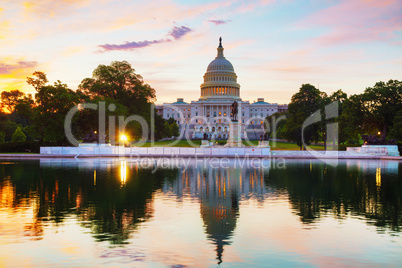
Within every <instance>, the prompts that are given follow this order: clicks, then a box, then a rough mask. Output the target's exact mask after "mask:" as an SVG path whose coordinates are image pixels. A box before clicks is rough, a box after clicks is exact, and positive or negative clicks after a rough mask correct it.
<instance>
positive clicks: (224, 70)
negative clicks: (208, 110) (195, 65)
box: [200, 38, 240, 100]
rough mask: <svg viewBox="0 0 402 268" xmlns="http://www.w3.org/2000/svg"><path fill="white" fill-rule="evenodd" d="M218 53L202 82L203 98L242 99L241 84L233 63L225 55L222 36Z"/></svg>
mask: <svg viewBox="0 0 402 268" xmlns="http://www.w3.org/2000/svg"><path fill="white" fill-rule="evenodd" d="M217 50H218V54H217V56H216V58H215V59H214V60H213V61H211V63H210V64H209V65H208V68H207V72H206V73H205V75H204V83H203V84H201V98H200V99H201V100H203V99H234V100H240V85H239V84H238V83H237V75H236V73H235V71H234V68H233V65H232V64H231V63H230V61H228V60H227V59H226V58H225V57H224V56H223V50H224V48H223V46H222V38H219V46H218V48H217Z"/></svg>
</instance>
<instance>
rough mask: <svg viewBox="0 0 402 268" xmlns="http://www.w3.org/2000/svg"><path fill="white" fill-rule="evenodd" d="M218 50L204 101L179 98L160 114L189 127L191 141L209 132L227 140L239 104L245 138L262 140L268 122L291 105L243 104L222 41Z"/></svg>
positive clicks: (159, 108)
mask: <svg viewBox="0 0 402 268" xmlns="http://www.w3.org/2000/svg"><path fill="white" fill-rule="evenodd" d="M217 50H218V51H217V56H216V58H215V59H214V60H213V61H211V63H210V64H209V65H208V68H207V71H206V73H205V75H204V83H202V84H201V96H200V98H199V99H198V100H197V101H191V103H187V102H184V100H183V99H182V98H178V99H177V101H176V102H174V103H164V104H163V105H157V107H156V108H157V112H158V114H160V115H161V116H162V117H163V118H164V119H169V118H173V119H174V120H175V121H176V122H177V123H178V124H179V126H180V127H181V128H185V130H186V131H185V133H186V136H187V137H188V138H195V139H202V138H203V137H204V133H206V134H207V136H208V138H210V139H227V138H228V136H229V124H230V122H231V118H232V117H231V106H232V104H233V102H234V101H236V102H237V103H238V114H237V119H238V121H239V122H240V123H241V126H242V138H246V137H247V138H249V139H258V138H259V136H260V135H261V134H262V133H263V126H264V124H263V122H264V119H265V118H266V117H267V116H269V115H272V114H274V113H276V112H283V111H286V110H287V105H278V104H277V103H268V102H265V101H264V98H258V99H257V101H256V102H253V103H250V102H249V101H243V100H242V99H241V98H240V85H239V84H238V83H237V75H236V73H235V71H234V68H233V65H232V64H231V63H230V61H228V60H227V59H226V58H225V57H224V54H223V50H224V48H223V46H222V39H221V38H220V39H219V46H218V48H217Z"/></svg>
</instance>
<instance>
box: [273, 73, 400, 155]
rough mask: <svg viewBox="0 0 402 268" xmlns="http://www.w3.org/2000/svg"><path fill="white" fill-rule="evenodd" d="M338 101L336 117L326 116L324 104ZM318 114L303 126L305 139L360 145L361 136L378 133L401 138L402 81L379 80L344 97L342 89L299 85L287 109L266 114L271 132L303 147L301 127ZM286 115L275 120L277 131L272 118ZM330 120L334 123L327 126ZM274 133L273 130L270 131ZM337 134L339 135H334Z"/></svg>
mask: <svg viewBox="0 0 402 268" xmlns="http://www.w3.org/2000/svg"><path fill="white" fill-rule="evenodd" d="M333 102H337V103H338V108H337V109H336V111H337V112H336V116H335V117H330V118H329V117H328V114H327V113H326V110H325V109H326V107H328V105H329V104H331V103H333ZM317 111H321V112H318V113H317V114H316V116H318V117H319V116H321V118H320V119H319V121H317V123H314V124H312V125H310V126H308V127H306V128H305V129H304V141H305V142H306V144H307V145H309V144H311V143H312V142H319V141H323V142H324V145H325V146H326V141H327V140H328V141H329V142H331V143H332V144H333V145H334V147H335V148H341V147H342V146H341V144H345V143H346V144H360V143H361V135H364V134H366V135H378V136H382V137H385V138H387V139H396V140H400V141H402V82H401V81H398V80H389V81H388V82H387V83H385V82H378V83H376V84H375V85H374V86H373V87H368V88H367V89H366V90H365V91H364V92H363V93H361V94H356V95H351V96H349V97H348V96H347V94H346V93H345V92H343V91H342V90H338V91H336V92H334V93H332V94H331V95H327V94H326V93H325V92H322V91H320V90H319V89H317V88H316V87H314V86H313V85H310V84H304V85H302V86H301V88H300V90H299V92H297V93H296V94H294V95H293V96H292V99H291V102H290V103H289V109H288V111H287V112H284V113H276V114H273V115H272V116H269V117H267V120H266V122H268V123H269V124H270V126H269V127H268V126H267V129H268V132H270V134H274V135H276V137H277V138H282V139H287V140H289V141H293V142H296V143H297V144H298V145H299V146H300V148H302V126H303V123H304V122H305V121H306V119H307V118H309V117H310V116H311V115H312V114H314V113H315V112H317ZM280 117H281V118H286V119H282V120H280V121H278V122H277V127H276V131H275V130H274V128H273V124H272V122H273V120H274V121H275V120H277V119H278V118H280ZM331 123H337V126H336V125H333V126H332V127H328V126H329V125H330V124H331ZM272 132H275V133H272ZM336 133H338V135H337V136H338V137H336V135H334V134H336Z"/></svg>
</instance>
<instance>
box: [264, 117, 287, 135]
mask: <svg viewBox="0 0 402 268" xmlns="http://www.w3.org/2000/svg"><path fill="white" fill-rule="evenodd" d="M288 116H289V114H288V112H287V111H286V112H278V113H274V114H272V115H270V116H267V117H266V118H265V132H266V133H267V134H268V135H269V136H270V138H276V139H282V138H283V132H284V128H285V125H286V118H287V117H288Z"/></svg>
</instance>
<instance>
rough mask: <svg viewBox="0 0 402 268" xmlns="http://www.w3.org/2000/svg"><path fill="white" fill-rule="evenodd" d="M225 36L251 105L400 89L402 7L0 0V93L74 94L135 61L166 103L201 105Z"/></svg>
mask: <svg viewBox="0 0 402 268" xmlns="http://www.w3.org/2000/svg"><path fill="white" fill-rule="evenodd" d="M220 36H221V37H222V39H223V41H222V44H223V47H224V48H225V51H224V54H225V57H226V58H227V59H228V60H229V61H230V62H231V63H232V64H233V66H234V68H235V72H236V74H237V76H238V83H239V84H240V86H241V97H242V99H243V100H249V101H251V102H253V101H255V100H256V99H257V98H259V97H262V98H265V101H267V102H270V103H288V102H290V99H291V97H292V95H293V94H294V93H296V92H297V91H298V89H299V88H300V86H301V85H302V84H306V83H310V84H313V85H315V86H316V87H318V88H319V89H320V90H321V91H325V92H327V93H331V92H334V91H336V90H338V89H342V90H343V91H345V92H346V93H348V95H351V94H360V93H362V92H363V91H364V90H365V88H367V87H372V86H374V84H375V83H376V82H378V81H388V80H389V79H397V80H402V1H401V0H381V1H378V0H346V1H343V0H340V1H331V0H311V1H292V0H284V1H275V0H258V1H252V0H251V1H237V0H223V1H205V0H204V1H184V0H176V1H174V0H167V1H154V0H147V1H124V0H121V1H109V0H97V1H95V0H35V1H30V0H0V91H3V90H13V89H19V90H21V91H24V92H26V93H34V90H33V88H32V87H31V86H29V85H27V84H26V77H27V76H30V75H31V74H32V73H33V72H34V71H42V72H45V73H46V74H47V77H48V80H49V81H50V82H51V83H53V82H55V81H57V80H60V81H62V82H63V83H66V84H67V85H68V86H69V88H71V89H73V90H76V89H77V87H78V85H79V84H80V82H81V81H82V80H83V79H84V78H87V77H92V72H93V70H94V69H95V68H96V67H97V66H98V65H99V64H106V65H107V64H110V63H111V62H112V61H122V60H126V61H128V62H129V63H130V64H131V65H132V67H133V68H134V69H135V71H136V73H138V74H140V75H141V76H142V77H143V79H144V81H145V82H146V83H148V84H150V85H151V86H152V87H153V88H154V89H155V90H156V97H157V100H156V103H165V102H173V101H175V100H176V98H180V97H182V98H184V99H185V101H188V102H189V101H191V100H198V98H199V97H200V85H201V83H202V82H203V75H204V73H205V72H206V68H207V66H208V64H209V63H210V62H211V61H212V60H213V59H214V58H215V56H216V48H217V46H218V44H219V41H218V39H219V37H220Z"/></svg>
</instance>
